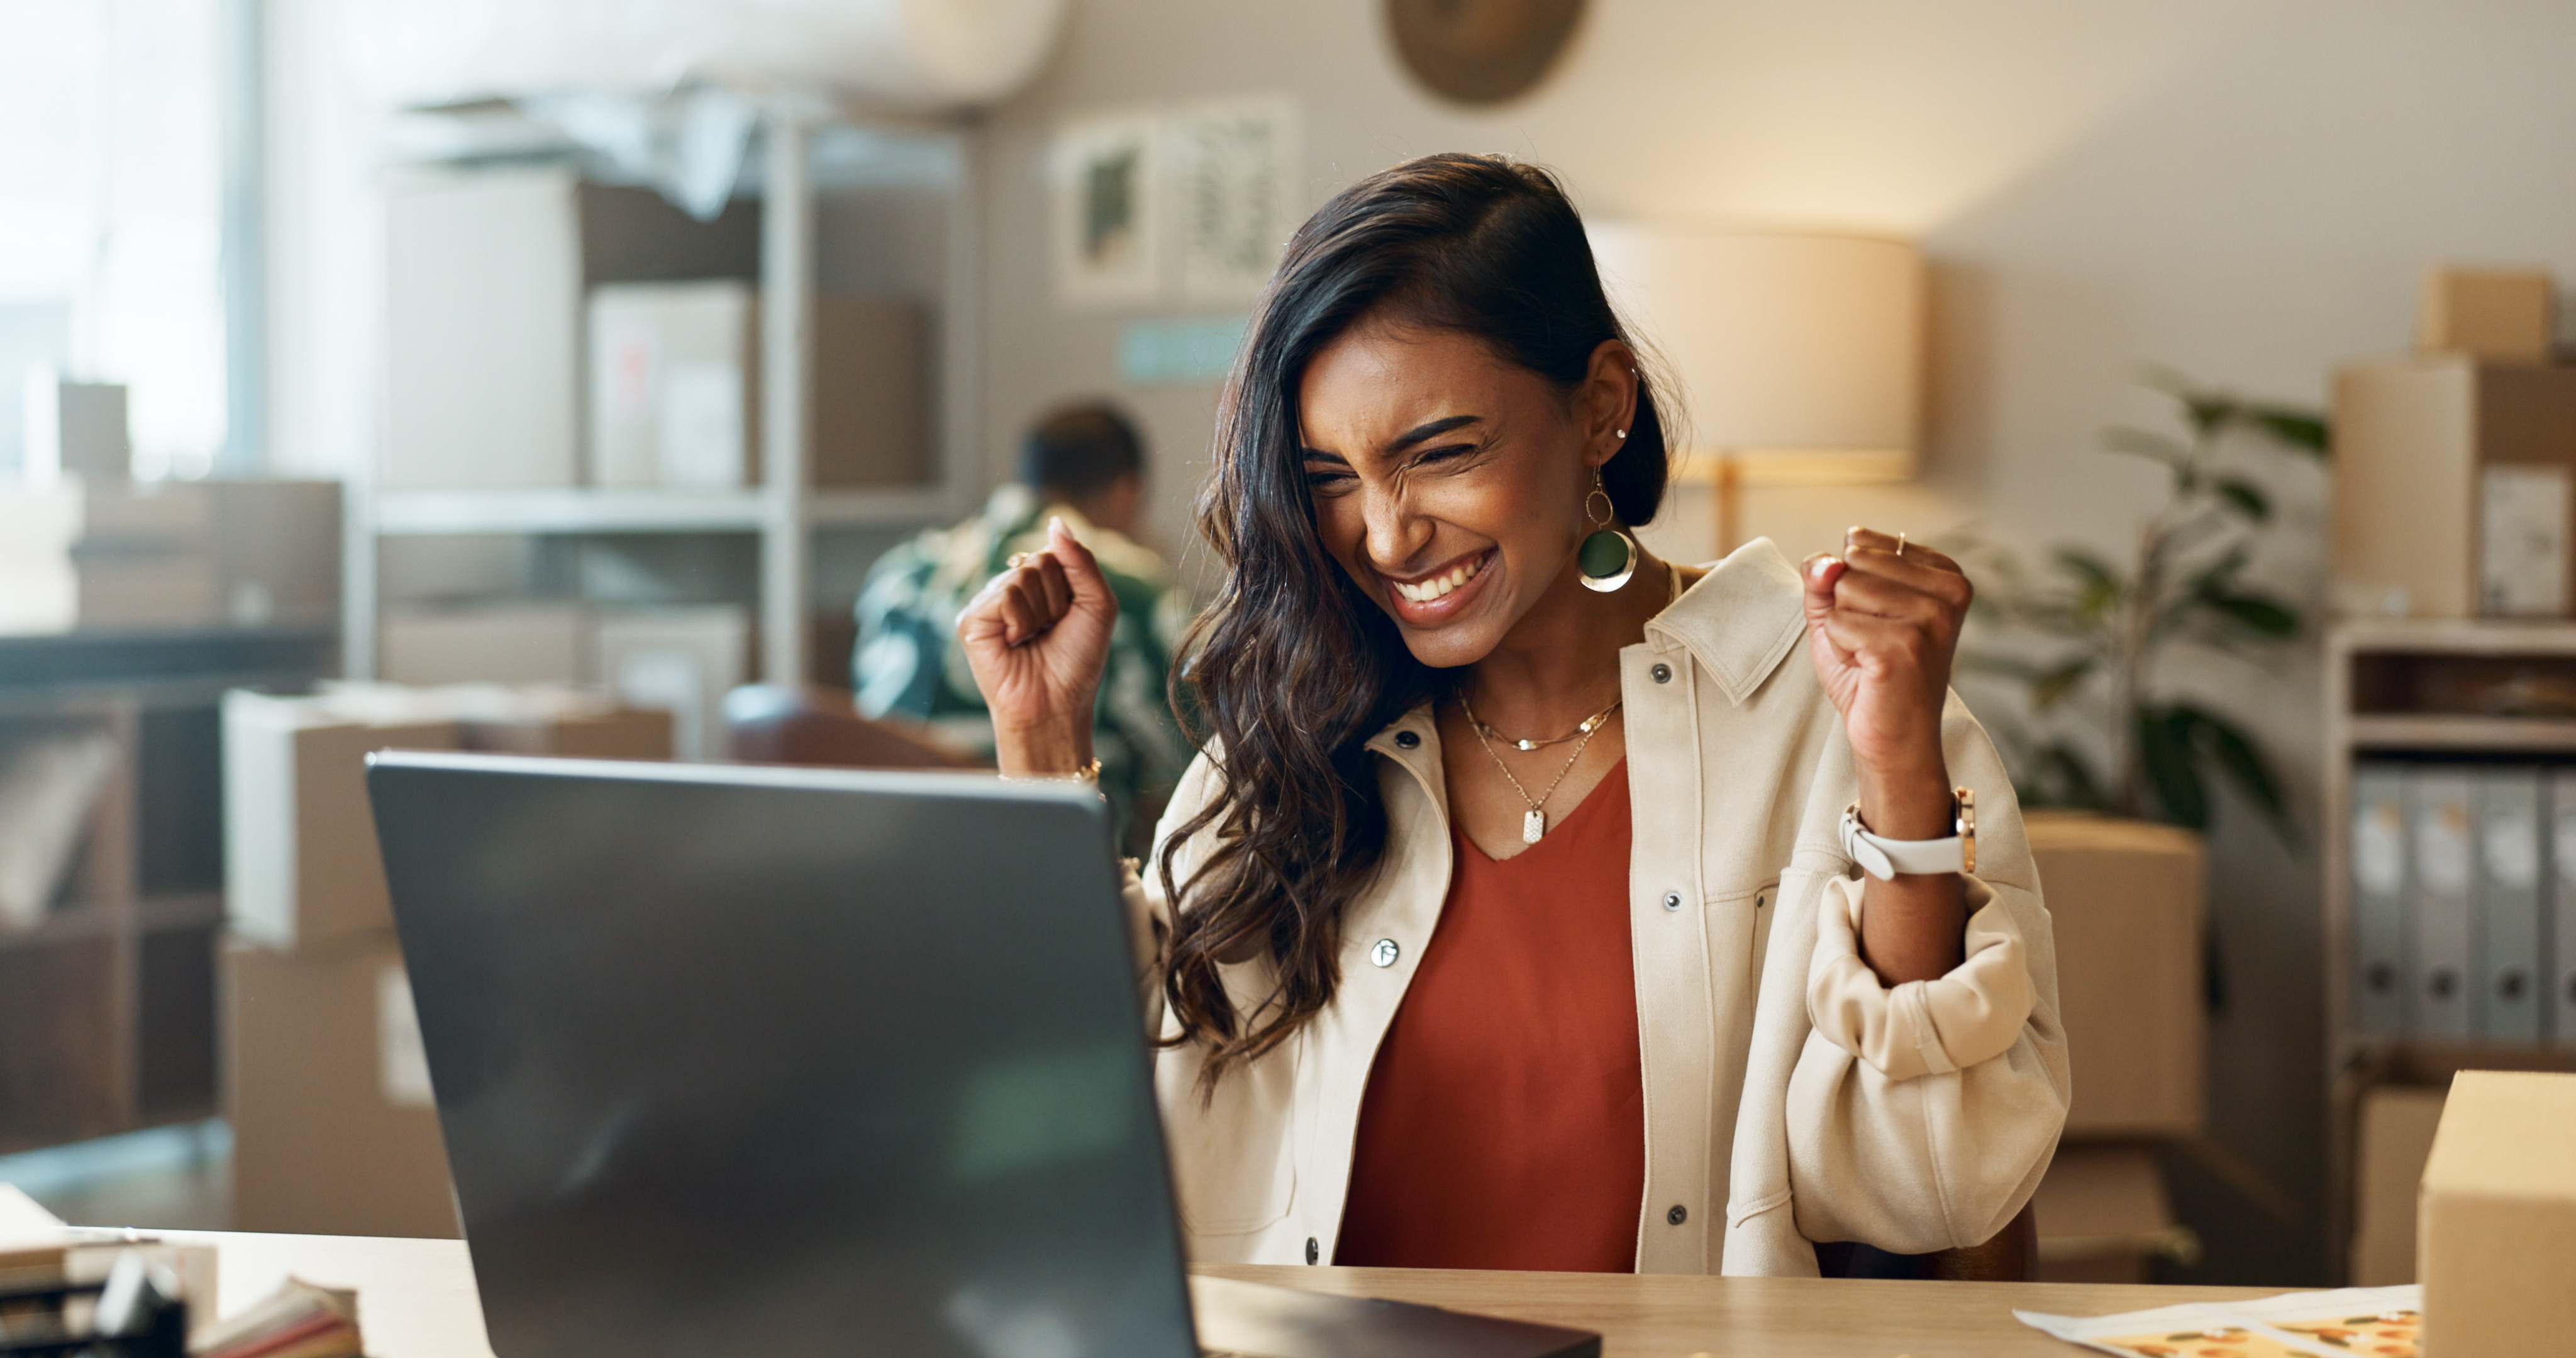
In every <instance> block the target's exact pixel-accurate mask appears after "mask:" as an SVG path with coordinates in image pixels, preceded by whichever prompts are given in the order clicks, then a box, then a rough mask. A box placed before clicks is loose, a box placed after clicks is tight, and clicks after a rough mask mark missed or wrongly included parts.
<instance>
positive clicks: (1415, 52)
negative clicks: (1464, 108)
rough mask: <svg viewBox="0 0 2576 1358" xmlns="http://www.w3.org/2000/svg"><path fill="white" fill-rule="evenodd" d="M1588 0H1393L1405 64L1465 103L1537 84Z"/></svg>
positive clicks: (1389, 9) (1391, 18)
mask: <svg viewBox="0 0 2576 1358" xmlns="http://www.w3.org/2000/svg"><path fill="white" fill-rule="evenodd" d="M1582 17H1583V0H1387V5H1386V18H1387V26H1388V27H1389V28H1390V29H1392V30H1393V31H1394V34H1395V50H1396V53H1397V55H1399V56H1401V57H1402V58H1403V59H1404V66H1405V69H1406V70H1409V71H1411V72H1413V76H1414V78H1415V79H1417V80H1419V81H1421V82H1422V83H1423V84H1425V85H1428V86H1430V87H1431V90H1432V92H1433V93H1435V94H1438V95H1441V96H1442V97H1444V98H1448V99H1454V100H1456V101H1458V102H1459V103H1462V104H1496V103H1500V102H1502V101H1503V100H1506V99H1510V98H1514V97H1516V96H1518V95H1520V94H1522V93H1524V92H1526V91H1527V90H1528V89H1529V88H1530V87H1531V86H1533V85H1536V84H1537V83H1538V81H1539V77H1541V76H1544V75H1546V74H1547V70H1548V67H1550V66H1552V65H1554V64H1555V63H1556V59H1557V57H1558V56H1559V55H1561V54H1562V53H1563V52H1564V51H1565V48H1566V44H1567V43H1568V41H1569V40H1571V39H1572V38H1573V36H1574V25H1575V22H1576V21H1577V20H1579V19H1581V18H1582Z"/></svg>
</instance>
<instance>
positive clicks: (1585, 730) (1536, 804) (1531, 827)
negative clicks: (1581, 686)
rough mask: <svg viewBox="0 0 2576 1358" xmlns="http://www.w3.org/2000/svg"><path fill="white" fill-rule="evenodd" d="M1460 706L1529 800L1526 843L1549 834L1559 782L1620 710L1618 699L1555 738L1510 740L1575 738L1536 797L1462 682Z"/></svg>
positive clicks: (1519, 744)
mask: <svg viewBox="0 0 2576 1358" xmlns="http://www.w3.org/2000/svg"><path fill="white" fill-rule="evenodd" d="M1620 701H1621V702H1624V701H1626V699H1624V698H1623V699H1621V700H1620ZM1458 706H1459V707H1460V708H1461V709H1462V710H1464V711H1465V712H1466V714H1467V726H1468V728H1469V729H1470V730H1473V731H1474V732H1475V733H1476V743H1477V744H1478V745H1480V746H1482V747H1484V751H1485V757H1486V758H1488V759H1491V760H1493V761H1494V767H1495V768H1497V769H1499V770H1501V771H1502V775H1503V781H1505V782H1507V783H1510V784H1511V785H1512V791H1514V792H1517V793H1519V794H1520V796H1521V800H1522V801H1524V802H1527V803H1529V811H1528V812H1527V813H1526V814H1524V815H1523V816H1522V817H1521V842H1522V843H1523V844H1536V843H1538V842H1539V840H1540V838H1541V837H1543V836H1545V835H1546V834H1547V810H1546V808H1547V799H1548V798H1550V797H1552V796H1555V795H1556V785H1557V784H1559V783H1562V782H1564V781H1565V775H1567V774H1569V773H1572V772H1574V766H1575V764H1576V763H1577V762H1578V761H1580V760H1581V759H1582V758H1583V751H1584V750H1585V749H1586V748H1588V747H1589V746H1590V745H1591V744H1592V737H1593V734H1594V733H1595V732H1597V731H1599V730H1600V729H1601V728H1602V726H1603V725H1604V724H1606V723H1608V721H1609V720H1610V714H1611V713H1613V712H1616V711H1618V710H1619V703H1615V702H1614V703H1612V704H1610V705H1609V706H1608V707H1605V708H1603V709H1601V710H1600V711H1598V712H1595V713H1593V714H1592V715H1591V716H1588V717H1585V718H1584V719H1583V724H1582V725H1580V726H1577V727H1576V728H1574V730H1573V732H1572V733H1570V734H1567V735H1562V736H1558V737H1557V738H1555V739H1554V740H1515V741H1512V742H1511V743H1512V746H1513V747H1514V748H1516V749H1520V750H1535V749H1538V748H1540V747H1542V746H1546V745H1562V744H1564V743H1565V742H1567V741H1569V740H1571V741H1575V742H1576V744H1575V747H1574V753H1573V754H1572V755H1569V756H1567V758H1566V761H1565V767H1563V768H1561V769H1558V770H1557V771H1556V777H1554V778H1552V779H1549V780H1548V784H1547V790H1546V791H1544V792H1541V793H1539V794H1538V795H1537V796H1535V797H1533V796H1531V795H1530V794H1529V789H1528V788H1525V787H1523V786H1521V780H1520V779H1518V778H1516V777H1513V776H1512V769H1511V766H1510V765H1509V764H1506V763H1504V762H1503V756H1502V754H1501V753H1500V752H1499V751H1497V750H1495V749H1494V740H1495V739H1496V736H1495V732H1494V728H1492V727H1490V726H1487V725H1486V724H1484V723H1483V722H1481V721H1478V720H1477V719H1476V707H1475V704H1473V703H1470V702H1468V701H1467V690H1466V689H1465V688H1464V687H1463V686H1462V687H1460V688H1459V690H1458Z"/></svg>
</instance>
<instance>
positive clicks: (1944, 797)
mask: <svg viewBox="0 0 2576 1358" xmlns="http://www.w3.org/2000/svg"><path fill="white" fill-rule="evenodd" d="M1937 754H1938V752H1937V751H1935V757H1933V758H1931V759H1928V760H1924V761H1920V762H1918V763H1917V764H1916V765H1914V766H1913V767H1909V768H1904V769H1890V770H1874V769H1871V768H1869V767H1867V766H1866V765H1864V766H1863V767H1862V768H1861V769H1860V819H1861V824H1863V825H1865V826H1867V827H1869V830H1870V832H1871V833H1872V834H1876V835H1879V836H1881V837H1883V838H1887V839H1943V838H1947V837H1948V836H1949V835H1951V834H1952V833H1953V832H1954V830H1955V827H1954V826H1953V824H1952V822H1951V804H1950V795H1951V787H1950V778H1949V771H1948V769H1947V767H1946V766H1945V765H1944V764H1943V763H1942V762H1941V760H1940V759H1939V758H1938V757H1937ZM1862 882H1863V885H1862V889H1861V927H1860V955H1861V959H1862V960H1863V961H1865V962H1867V963H1869V967H1870V970H1871V971H1874V972H1876V973H1877V974H1878V978H1879V980H1880V982H1881V983H1883V984H1885V985H1890V986H1895V985H1902V984H1904V983H1905V982H1907V981H1929V980H1933V979H1935V978H1937V977H1941V976H1945V975H1948V974H1949V972H1950V970H1951V969H1952V968H1954V967H1956V966H1958V965H1959V963H1960V961H1961V960H1962V958H1963V957H1964V955H1965V954H1964V949H1965V942H1964V939H1965V934H1966V929H1967V923H1968V898H1967V892H1966V889H1965V885H1964V884H1963V883H1962V882H1961V881H1960V880H1959V875H1958V874H1957V873H1951V872H1942V873H1900V874H1898V875H1897V876H1896V877H1895V878H1893V879H1891V880H1888V881H1881V880H1879V879H1878V878H1876V877H1870V876H1867V875H1864V876H1863V878H1862Z"/></svg>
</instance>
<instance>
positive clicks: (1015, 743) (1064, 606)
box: [957, 519, 1118, 778]
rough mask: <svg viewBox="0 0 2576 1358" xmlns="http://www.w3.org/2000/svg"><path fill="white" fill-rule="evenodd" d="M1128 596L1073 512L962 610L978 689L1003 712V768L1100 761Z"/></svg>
mask: <svg viewBox="0 0 2576 1358" xmlns="http://www.w3.org/2000/svg"><path fill="white" fill-rule="evenodd" d="M1117 625H1118V599H1117V596H1115V595H1113V594H1111V593H1110V591H1109V581H1108V580H1107V578H1105V577H1104V576H1102V575H1101V573H1100V563H1099V562H1098V561H1097V560H1095V559H1094V558H1093V557H1092V555H1091V549H1090V548H1088V547H1085V546H1083V545H1082V544H1081V543H1079V542H1077V541H1075V540H1074V537H1073V534H1072V533H1071V532H1069V531H1067V530H1066V529H1065V526H1064V520H1062V519H1049V520H1048V521H1047V545H1046V546H1045V548H1043V549H1042V550H1039V551H1036V552H1031V553H1028V554H1027V555H1026V556H1025V558H1023V559H1021V560H1020V564H1018V565H1017V566H1015V567H1013V568H1012V569H1010V570H1006V571H1004V572H1002V573H1001V574H1000V575H997V576H994V577H993V578H992V580H991V581H990V582H989V583H987V584H986V585H985V586H984V588H983V589H982V590H980V591H978V592H977V593H976V595H975V597H974V598H973V599H971V600H969V601H968V602H967V604H966V611H965V612H963V613H961V614H959V615H958V617H957V640H958V643H959V644H960V645H962V646H964V647H965V648H966V664H967V667H968V668H969V669H971V670H973V671H974V673H975V687H976V688H978V689H980V690H982V691H983V694H984V705H985V706H986V707H987V708H989V709H991V710H992V713H993V739H994V753H995V755H996V756H997V758H998V762H999V763H1000V765H1001V769H1002V772H1003V773H1005V774H1008V775H1010V776H1012V777H1019V778H1034V777H1045V776H1047V775H1050V774H1069V773H1078V772H1080V771H1081V770H1083V769H1085V768H1087V767H1089V766H1090V764H1091V722H1092V704H1093V702H1094V701H1095V700H1096V699H1097V697H1098V695H1099V693H1100V674H1101V670H1102V669H1103V667H1105V666H1106V665H1107V664H1108V663H1109V634H1110V632H1111V631H1112V630H1113V629H1115V628H1116V627H1117Z"/></svg>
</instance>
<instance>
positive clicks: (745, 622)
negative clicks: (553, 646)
mask: <svg viewBox="0 0 2576 1358" xmlns="http://www.w3.org/2000/svg"><path fill="white" fill-rule="evenodd" d="M592 645H593V651H592V655H593V668H592V672H593V673H594V674H596V675H597V676H598V677H599V680H600V682H601V683H602V684H605V685H606V686H607V687H608V688H609V689H610V690H611V691H613V692H615V693H616V694H617V695H618V697H620V698H622V699H624V700H625V701H627V702H629V703H632V704H634V705H635V706H637V707H647V708H658V709H661V710H663V711H667V712H669V713H670V714H671V716H672V719H673V722H674V726H673V730H672V739H671V748H672V754H673V757H675V758H680V759H720V758H723V757H724V754H725V751H724V748H723V747H724V738H725V736H724V733H725V726H724V699H725V695H726V694H728V693H730V692H732V691H733V690H734V689H735V688H737V687H739V686H740V685H741V684H742V683H744V682H745V680H746V678H747V677H748V675H749V672H750V665H751V619H750V618H749V617H748V616H746V615H745V614H744V612H743V610H741V609H739V608H735V607H732V606H730V605H709V606H706V607H698V608H653V609H630V610H618V611H613V612H604V613H602V614H601V615H600V617H599V627H598V630H597V632H596V634H595V635H594V638H593V642H592Z"/></svg>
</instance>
